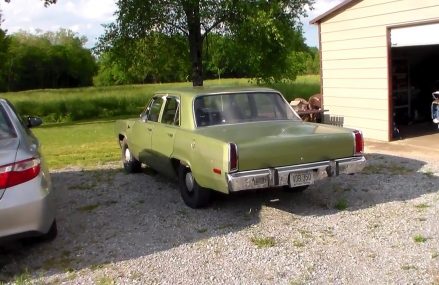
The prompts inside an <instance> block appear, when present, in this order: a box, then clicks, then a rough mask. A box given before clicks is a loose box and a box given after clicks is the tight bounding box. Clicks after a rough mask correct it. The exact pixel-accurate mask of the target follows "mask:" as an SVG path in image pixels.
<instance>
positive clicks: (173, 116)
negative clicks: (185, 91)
mask: <svg viewBox="0 0 439 285" xmlns="http://www.w3.org/2000/svg"><path fill="white" fill-rule="evenodd" d="M179 105H180V104H179V101H178V99H177V98H176V97H168V98H167V99H166V104H165V109H164V110H163V115H162V121H161V122H162V123H164V124H168V125H177V126H178V125H179V124H180V115H179Z"/></svg>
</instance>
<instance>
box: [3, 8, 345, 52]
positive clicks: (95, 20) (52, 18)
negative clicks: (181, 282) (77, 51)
mask: <svg viewBox="0 0 439 285" xmlns="http://www.w3.org/2000/svg"><path fill="white" fill-rule="evenodd" d="M341 1H342V0H316V3H315V5H314V10H312V11H310V12H309V13H308V14H309V16H308V18H306V19H304V20H303V28H304V32H305V38H306V43H307V44H308V45H309V46H317V45H318V35H317V28H316V27H315V26H311V25H309V21H310V20H311V19H313V18H315V17H316V16H318V15H320V14H322V13H324V12H325V11H327V10H329V9H330V8H332V7H334V6H335V5H337V4H338V3H340V2H341ZM115 9H116V5H115V0H58V3H56V4H55V5H51V6H49V7H47V8H45V7H44V4H43V2H42V1H40V0H11V3H5V2H4V1H3V0H0V10H2V14H3V18H4V22H3V23H2V24H1V27H2V28H3V29H7V30H8V33H14V32H16V31H19V30H25V31H30V32H35V31H36V30H37V29H40V30H42V31H56V30H58V29H59V28H66V29H70V30H72V31H74V32H76V33H77V34H78V35H80V36H86V37H87V39H88V43H87V47H92V46H94V44H95V42H96V39H97V38H98V37H99V36H100V35H101V34H102V33H103V31H104V29H103V27H102V24H105V23H111V22H113V20H114V16H113V13H114V11H115Z"/></svg>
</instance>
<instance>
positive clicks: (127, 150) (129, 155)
mask: <svg viewBox="0 0 439 285" xmlns="http://www.w3.org/2000/svg"><path fill="white" fill-rule="evenodd" d="M130 160H131V152H130V150H129V149H128V148H126V149H125V161H130Z"/></svg>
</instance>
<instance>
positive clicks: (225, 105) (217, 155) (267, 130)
mask: <svg viewBox="0 0 439 285" xmlns="http://www.w3.org/2000/svg"><path fill="white" fill-rule="evenodd" d="M115 131H116V135H117V139H118V142H119V145H120V147H121V150H122V161H123V165H124V168H125V170H126V171H127V172H137V171H139V170H140V168H141V164H142V163H143V164H146V165H148V166H149V167H151V168H153V169H155V170H157V171H158V172H160V173H162V174H164V175H167V176H170V177H174V178H177V179H178V182H179V187H180V192H181V196H182V198H183V200H184V202H185V203H186V205H188V206H189V207H192V208H199V207H204V206H206V205H208V203H209V201H210V198H211V193H212V191H219V192H222V193H232V192H237V191H245V190H249V189H259V188H272V187H284V188H287V189H289V190H291V191H302V190H304V189H306V187H308V186H309V185H311V184H313V183H314V182H315V181H316V180H319V179H324V178H326V177H331V176H338V175H340V174H353V173H356V172H359V171H361V170H362V169H363V168H364V166H365V164H366V159H365V158H364V156H363V150H364V142H363V136H362V133H361V132H360V131H358V130H352V129H346V128H341V127H336V126H330V125H324V124H315V123H308V122H303V121H302V120H301V119H300V117H299V116H298V115H297V114H296V113H295V111H294V110H293V109H292V108H291V106H290V105H289V104H288V102H287V101H286V100H285V99H284V97H283V96H282V95H281V94H280V93H279V92H278V91H276V90H273V89H268V88H206V87H192V88H187V89H178V90H166V91H161V92H157V93H156V94H155V95H154V96H153V98H152V99H151V100H150V102H149V103H148V105H147V106H146V108H145V110H144V111H143V112H142V113H141V114H140V117H139V118H137V119H129V120H119V121H117V122H116V126H115Z"/></svg>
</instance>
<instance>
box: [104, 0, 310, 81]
mask: <svg viewBox="0 0 439 285" xmlns="http://www.w3.org/2000/svg"><path fill="white" fill-rule="evenodd" d="M313 3H314V0H272V1H267V0H253V1H244V0H166V1H165V0H161V1H156V0H118V1H117V6H118V10H117V11H116V13H115V14H116V21H115V22H114V23H111V24H109V25H106V32H105V35H103V36H102V37H101V38H100V40H99V43H98V46H97V50H98V51H99V52H103V51H108V50H109V49H119V50H124V49H125V48H126V45H127V43H130V42H131V41H135V40H137V39H141V38H147V37H150V36H151V35H152V34H156V33H161V34H164V35H168V36H172V35H182V36H185V37H186V39H187V43H188V47H189V48H188V49H189V55H190V62H191V69H192V82H193V85H194V86H198V85H203V64H202V63H203V60H202V58H203V42H204V40H205V39H206V37H207V35H208V34H209V33H210V32H216V33H218V34H222V35H230V36H232V37H235V38H239V39H240V40H242V42H243V43H245V44H246V45H250V46H255V47H256V48H255V49H254V51H255V52H258V51H261V50H263V49H264V43H268V44H269V47H268V48H269V49H270V50H269V52H268V53H266V55H268V56H275V57H276V58H277V57H278V56H279V55H280V58H282V59H284V58H286V56H285V51H286V48H287V47H289V44H290V41H289V39H288V37H289V36H290V35H291V33H290V32H291V31H297V28H299V30H300V21H299V17H300V16H303V15H305V14H306V9H305V8H306V7H307V6H310V5H312V4H313ZM272 43H276V44H272ZM252 56H254V57H255V58H258V56H260V55H256V54H254V55H252ZM268 62H269V59H267V63H268ZM267 63H264V65H266V64H267ZM259 75H261V76H264V77H266V76H267V74H256V76H259Z"/></svg>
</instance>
